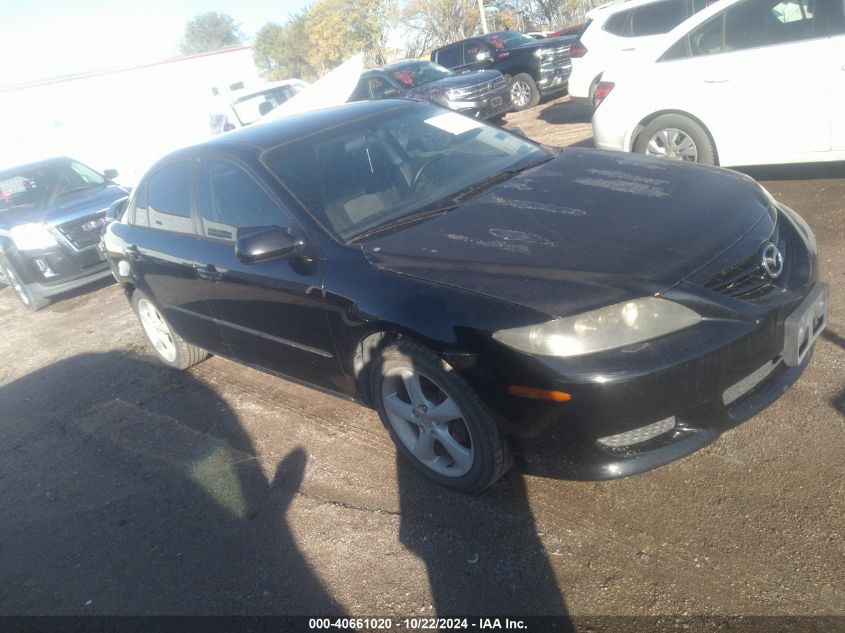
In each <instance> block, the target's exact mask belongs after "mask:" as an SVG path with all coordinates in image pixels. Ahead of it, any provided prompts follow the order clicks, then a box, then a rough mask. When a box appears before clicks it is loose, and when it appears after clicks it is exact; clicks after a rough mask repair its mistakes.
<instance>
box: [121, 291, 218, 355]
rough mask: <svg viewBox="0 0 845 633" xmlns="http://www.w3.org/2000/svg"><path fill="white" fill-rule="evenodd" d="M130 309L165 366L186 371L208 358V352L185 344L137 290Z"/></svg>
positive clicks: (157, 310)
mask: <svg viewBox="0 0 845 633" xmlns="http://www.w3.org/2000/svg"><path fill="white" fill-rule="evenodd" d="M132 308H133V309H134V310H135V314H136V315H137V316H138V320H139V321H140V322H141V327H142V328H143V329H144V334H145V335H146V336H147V341H148V342H149V344H150V346H151V347H152V348H153V351H154V352H155V353H156V356H158V359H159V360H160V361H161V362H162V363H164V364H165V365H168V366H170V367H173V368H174V369H188V367H192V366H193V365H196V364H197V363H200V362H202V361H204V360H205V359H206V358H208V356H209V354H208V352H206V351H205V350H203V349H200V348H199V347H195V346H193V345H191V344H190V343H188V342H186V341H185V339H183V338H182V337H181V336H179V335H178V334H177V333H176V332H175V331H174V330H173V328H172V327H171V325H170V323H168V322H167V319H165V318H164V315H162V314H161V312H159V309H158V308H157V307H156V306H155V304H154V303H153V302H152V301H151V300H150V299H149V297H147V296H146V295H145V294H144V293H142V292H140V291H138V290H136V291H135V292H134V293H133V295H132Z"/></svg>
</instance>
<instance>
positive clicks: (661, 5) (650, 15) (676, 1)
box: [631, 0, 688, 37]
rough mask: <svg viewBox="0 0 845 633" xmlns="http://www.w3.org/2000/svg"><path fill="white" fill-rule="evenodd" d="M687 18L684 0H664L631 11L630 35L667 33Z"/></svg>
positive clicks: (640, 35)
mask: <svg viewBox="0 0 845 633" xmlns="http://www.w3.org/2000/svg"><path fill="white" fill-rule="evenodd" d="M687 17H688V11H687V2H686V0H665V1H664V2H655V3H653V4H646V5H644V6H641V7H637V8H636V9H633V10H632V15H631V33H632V34H633V36H634V37H642V36H645V35H657V34H659V33H668V32H669V31H671V30H672V29H673V28H675V27H676V26H678V25H679V24H680V23H681V22H683V21H684V20H686V19H687Z"/></svg>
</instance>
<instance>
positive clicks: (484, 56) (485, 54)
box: [475, 51, 493, 62]
mask: <svg viewBox="0 0 845 633" xmlns="http://www.w3.org/2000/svg"><path fill="white" fill-rule="evenodd" d="M491 59H493V56H492V55H491V54H490V53H489V51H481V52H480V53H478V54H477V55H476V56H475V61H477V62H489V61H490V60H491Z"/></svg>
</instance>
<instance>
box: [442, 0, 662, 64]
mask: <svg viewBox="0 0 845 633" xmlns="http://www.w3.org/2000/svg"><path fill="white" fill-rule="evenodd" d="M651 1H652V2H656V1H657V0H651ZM506 33H522V35H526V34H525V33H523V32H522V31H516V30H514V29H511V30H510V31H491V32H490V33H482V34H481V35H473V36H471V37H465V38H464V39H462V40H456V41H454V42H449V43H448V44H444V45H443V46H439V47H437V48H435V49H434V50H433V51H431V52H432V53H436V52H437V51H439V50H441V49H444V48H448V47H449V46H454V45H455V44H463V43H464V42H469V41H470V40H484V39H487V38H488V37H491V36H493V35H505V34H506ZM528 37H531V36H530V35H529V36H528Z"/></svg>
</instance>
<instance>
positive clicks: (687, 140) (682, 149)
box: [645, 127, 698, 163]
mask: <svg viewBox="0 0 845 633" xmlns="http://www.w3.org/2000/svg"><path fill="white" fill-rule="evenodd" d="M645 153H646V154H648V155H649V156H660V157H661V158H669V159H671V160H685V161H689V162H692V163H694V162H697V161H698V148H697V147H696V146H695V141H693V140H692V137H691V136H690V135H689V134H687V133H686V132H684V131H683V130H679V129H678V128H674V127H670V128H666V129H663V130H659V131H658V132H657V133H656V134H654V135H653V136H652V137H651V138H650V139H649V140H648V143H647V144H646V148H645Z"/></svg>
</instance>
